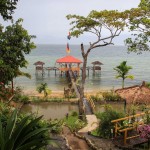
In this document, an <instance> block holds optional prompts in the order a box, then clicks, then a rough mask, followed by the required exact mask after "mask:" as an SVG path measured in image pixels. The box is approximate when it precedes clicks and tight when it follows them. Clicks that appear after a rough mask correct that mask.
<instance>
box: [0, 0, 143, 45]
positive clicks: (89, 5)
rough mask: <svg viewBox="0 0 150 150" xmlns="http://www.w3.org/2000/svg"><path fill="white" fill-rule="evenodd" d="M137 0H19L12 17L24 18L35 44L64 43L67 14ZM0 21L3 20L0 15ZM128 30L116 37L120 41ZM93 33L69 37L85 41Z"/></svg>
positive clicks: (121, 6) (134, 3)
mask: <svg viewBox="0 0 150 150" xmlns="http://www.w3.org/2000/svg"><path fill="white" fill-rule="evenodd" d="M139 2H140V0H20V1H19V3H18V5H17V10H15V14H14V19H15V20H17V19H18V18H23V19H24V22H23V26H24V28H25V29H27V30H28V31H29V33H30V34H33V35H36V36H37V38H36V39H35V43H37V44H65V43H66V42H67V38H66V36H67V34H68V31H69V28H70V26H69V21H68V20H67V19H66V15H67V14H78V15H83V16H86V15H88V14H89V12H90V11H91V10H98V11H99V10H104V9H107V10H110V9H117V10H120V11H122V10H125V9H130V8H133V7H137V6H138V4H139ZM0 22H1V23H2V24H5V25H6V23H4V22H3V21H2V19H1V18H0ZM128 35H129V34H128V33H127V32H124V33H122V35H121V36H120V37H119V38H117V39H116V40H115V44H117V45H123V39H124V38H126V37H127V36H128ZM91 38H93V37H87V36H81V37H80V38H78V39H76V38H71V40H70V44H79V43H81V42H84V43H85V44H88V43H89V42H90V39H91Z"/></svg>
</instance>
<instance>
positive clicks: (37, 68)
mask: <svg viewBox="0 0 150 150" xmlns="http://www.w3.org/2000/svg"><path fill="white" fill-rule="evenodd" d="M33 65H35V71H36V74H37V73H38V71H41V73H42V75H43V74H44V65H45V63H44V62H42V61H37V62H35V63H34V64H33Z"/></svg>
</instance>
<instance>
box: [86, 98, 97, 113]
mask: <svg viewBox="0 0 150 150" xmlns="http://www.w3.org/2000/svg"><path fill="white" fill-rule="evenodd" d="M87 100H88V102H89V104H90V106H91V108H92V112H94V111H95V104H94V102H93V100H92V99H90V98H88V99H87Z"/></svg>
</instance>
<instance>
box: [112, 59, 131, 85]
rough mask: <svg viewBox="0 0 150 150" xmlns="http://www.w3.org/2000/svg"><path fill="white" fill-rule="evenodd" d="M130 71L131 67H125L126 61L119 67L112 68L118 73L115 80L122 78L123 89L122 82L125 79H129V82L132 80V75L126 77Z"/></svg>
mask: <svg viewBox="0 0 150 150" xmlns="http://www.w3.org/2000/svg"><path fill="white" fill-rule="evenodd" d="M131 69H132V67H131V66H127V61H123V62H121V63H120V65H119V66H117V67H116V68H114V70H116V71H117V73H118V75H117V76H116V78H122V88H124V80H125V79H127V78H129V79H131V80H133V79H134V76H133V75H128V73H129V70H131Z"/></svg>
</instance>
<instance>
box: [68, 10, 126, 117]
mask: <svg viewBox="0 0 150 150" xmlns="http://www.w3.org/2000/svg"><path fill="white" fill-rule="evenodd" d="M127 17H128V13H126V12H119V11H116V10H110V11H107V10H104V11H91V12H90V13H89V15H88V16H87V17H84V16H78V15H67V19H69V20H71V23H70V24H71V26H72V28H71V29H70V30H71V35H72V36H74V37H77V38H78V37H79V36H81V35H82V34H85V33H90V34H92V35H93V38H94V37H96V40H95V41H94V42H91V41H89V42H90V45H89V47H88V48H87V49H86V50H85V49H84V45H83V43H82V44H81V54H82V57H83V69H82V83H81V92H80V93H81V94H80V101H79V112H80V115H82V114H84V110H83V101H82V100H83V97H84V85H85V80H86V66H87V59H88V55H89V53H90V52H91V51H92V50H93V49H95V48H97V47H104V46H107V45H111V44H113V39H114V38H115V37H117V36H119V35H120V33H121V32H122V31H123V30H124V27H125V25H126V19H127Z"/></svg>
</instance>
